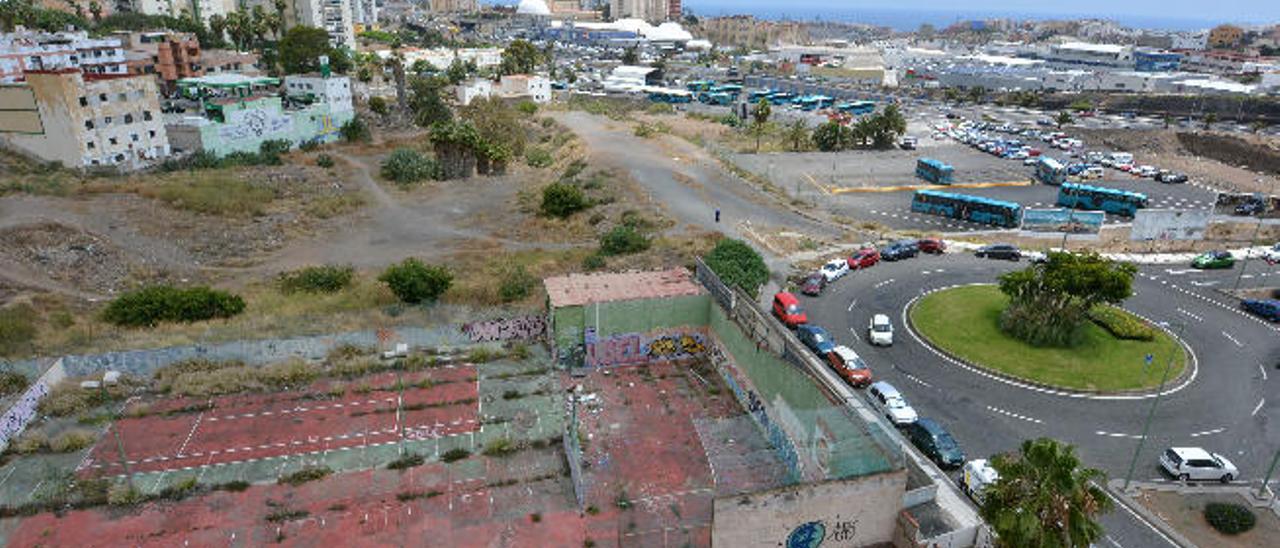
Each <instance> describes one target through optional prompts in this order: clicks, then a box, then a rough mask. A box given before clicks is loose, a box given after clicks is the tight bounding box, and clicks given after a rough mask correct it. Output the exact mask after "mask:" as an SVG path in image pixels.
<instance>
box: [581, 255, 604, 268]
mask: <svg viewBox="0 0 1280 548" xmlns="http://www.w3.org/2000/svg"><path fill="white" fill-rule="evenodd" d="M604 267H605V261H604V255H601V254H599V253H592V254H590V255H587V256H586V257H585V258H583V259H582V268H585V269H587V270H600V269H601V268H604Z"/></svg>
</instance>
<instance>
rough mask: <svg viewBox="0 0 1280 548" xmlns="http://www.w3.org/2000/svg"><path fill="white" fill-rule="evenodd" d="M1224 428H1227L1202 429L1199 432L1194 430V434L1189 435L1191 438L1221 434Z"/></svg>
mask: <svg viewBox="0 0 1280 548" xmlns="http://www.w3.org/2000/svg"><path fill="white" fill-rule="evenodd" d="M1226 430H1227V429H1226V428H1214V429H1213V430H1204V431H1201V432H1196V433H1194V434H1191V437H1193V438H1198V437H1201V436H1212V435H1214V434H1221V433H1223V432H1225V431H1226Z"/></svg>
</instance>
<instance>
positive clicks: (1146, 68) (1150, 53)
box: [1133, 49, 1182, 72]
mask: <svg viewBox="0 0 1280 548" xmlns="http://www.w3.org/2000/svg"><path fill="white" fill-rule="evenodd" d="M1181 64H1182V54H1181V53H1177V52H1173V51H1155V50H1141V49H1140V50H1135V51H1134V52H1133V68H1134V70H1138V71H1142V72H1169V71H1177V70H1178V69H1179V67H1180V66H1181Z"/></svg>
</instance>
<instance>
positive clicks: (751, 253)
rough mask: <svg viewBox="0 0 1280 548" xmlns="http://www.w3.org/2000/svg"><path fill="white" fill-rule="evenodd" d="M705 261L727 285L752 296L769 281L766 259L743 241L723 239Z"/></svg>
mask: <svg viewBox="0 0 1280 548" xmlns="http://www.w3.org/2000/svg"><path fill="white" fill-rule="evenodd" d="M704 261H705V262H706V263H707V267H708V268H710V269H711V270H712V271H713V272H715V273H716V276H719V277H720V281H722V282H724V283H725V285H728V286H730V287H733V286H737V287H739V288H741V289H742V290H743V291H746V292H747V293H748V294H750V295H755V294H756V292H757V291H759V290H760V286H762V285H764V283H765V282H766V281H768V280H769V267H768V266H766V265H765V264H764V258H763V257H761V256H760V254H759V253H757V252H756V250H755V249H752V248H751V246H750V245H747V243H746V242H743V241H742V240H734V239H731V238H724V239H721V240H720V241H719V242H716V247H715V248H714V249H712V250H711V253H708V254H707V256H706V258H705V259H704Z"/></svg>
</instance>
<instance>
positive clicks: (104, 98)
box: [98, 93, 107, 103]
mask: <svg viewBox="0 0 1280 548" xmlns="http://www.w3.org/2000/svg"><path fill="white" fill-rule="evenodd" d="M98 102H99V103H105V102H107V94H105V93H99V94H98Z"/></svg>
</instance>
